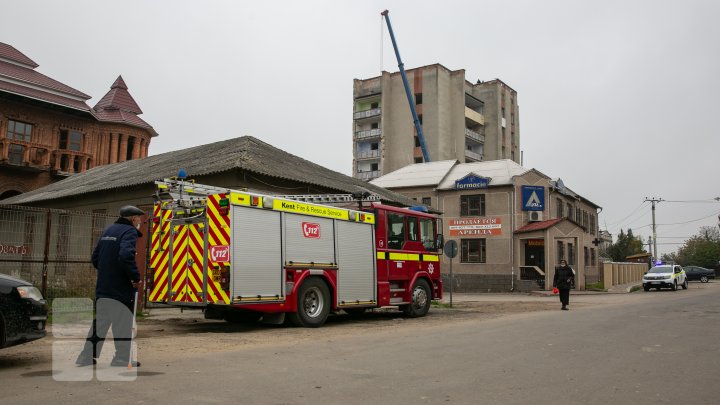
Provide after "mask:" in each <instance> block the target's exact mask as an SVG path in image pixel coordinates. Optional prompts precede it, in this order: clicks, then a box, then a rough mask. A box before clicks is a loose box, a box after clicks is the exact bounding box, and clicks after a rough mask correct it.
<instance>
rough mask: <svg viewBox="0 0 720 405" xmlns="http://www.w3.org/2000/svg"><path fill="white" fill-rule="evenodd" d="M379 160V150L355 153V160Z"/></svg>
mask: <svg viewBox="0 0 720 405" xmlns="http://www.w3.org/2000/svg"><path fill="white" fill-rule="evenodd" d="M379 158H380V151H379V150H365V151H362V152H355V159H356V160H364V159H379Z"/></svg>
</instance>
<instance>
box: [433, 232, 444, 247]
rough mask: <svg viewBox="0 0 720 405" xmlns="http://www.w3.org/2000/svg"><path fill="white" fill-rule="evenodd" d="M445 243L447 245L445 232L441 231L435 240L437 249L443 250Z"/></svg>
mask: <svg viewBox="0 0 720 405" xmlns="http://www.w3.org/2000/svg"><path fill="white" fill-rule="evenodd" d="M443 245H445V238H444V237H443V234H441V233H439V234H438V236H437V239H436V240H435V250H442V248H443Z"/></svg>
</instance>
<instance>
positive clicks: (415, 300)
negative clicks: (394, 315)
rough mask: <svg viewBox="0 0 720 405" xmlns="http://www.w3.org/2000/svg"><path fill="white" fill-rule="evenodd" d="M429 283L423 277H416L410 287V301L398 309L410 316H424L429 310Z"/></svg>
mask: <svg viewBox="0 0 720 405" xmlns="http://www.w3.org/2000/svg"><path fill="white" fill-rule="evenodd" d="M431 297H432V296H431V295H430V285H428V282H427V281H425V280H424V279H422V278H421V279H418V280H417V281H416V282H415V285H414V286H413V289H412V301H411V302H410V304H408V305H403V306H401V307H400V309H401V310H402V311H403V313H405V315H406V316H408V317H410V318H418V317H421V316H425V315H426V314H427V313H428V311H429V310H430V299H431Z"/></svg>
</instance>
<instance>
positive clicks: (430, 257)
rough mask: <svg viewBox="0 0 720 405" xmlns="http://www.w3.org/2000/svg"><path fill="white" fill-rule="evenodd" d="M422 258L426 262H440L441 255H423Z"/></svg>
mask: <svg viewBox="0 0 720 405" xmlns="http://www.w3.org/2000/svg"><path fill="white" fill-rule="evenodd" d="M422 260H423V261H424V262H439V261H440V257H438V255H422Z"/></svg>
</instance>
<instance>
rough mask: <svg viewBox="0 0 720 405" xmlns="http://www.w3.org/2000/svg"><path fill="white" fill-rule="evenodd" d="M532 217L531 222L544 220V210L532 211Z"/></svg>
mask: <svg viewBox="0 0 720 405" xmlns="http://www.w3.org/2000/svg"><path fill="white" fill-rule="evenodd" d="M529 216H530V218H529V219H528V220H529V221H530V222H537V221H542V220H543V212H542V211H530V215H529Z"/></svg>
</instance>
